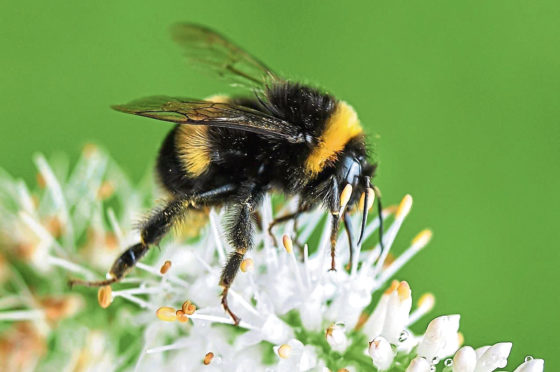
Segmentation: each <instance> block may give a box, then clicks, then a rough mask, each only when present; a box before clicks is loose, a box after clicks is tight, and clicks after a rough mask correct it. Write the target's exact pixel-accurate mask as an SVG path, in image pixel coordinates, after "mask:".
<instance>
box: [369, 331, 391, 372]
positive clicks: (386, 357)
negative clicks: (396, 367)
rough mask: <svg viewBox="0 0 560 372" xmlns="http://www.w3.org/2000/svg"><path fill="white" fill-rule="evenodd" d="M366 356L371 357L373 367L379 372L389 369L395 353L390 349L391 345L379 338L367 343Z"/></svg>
mask: <svg viewBox="0 0 560 372" xmlns="http://www.w3.org/2000/svg"><path fill="white" fill-rule="evenodd" d="M368 354H369V356H370V357H371V360H372V362H373V365H374V366H375V367H376V368H377V369H378V370H380V371H384V370H387V369H389V367H391V364H392V363H393V359H394V358H395V353H394V351H393V349H392V348H391V344H389V342H388V341H387V340H386V339H384V338H383V337H381V336H379V337H376V338H374V339H373V340H371V341H370V342H369V347H368Z"/></svg>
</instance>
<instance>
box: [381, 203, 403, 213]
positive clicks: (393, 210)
mask: <svg viewBox="0 0 560 372" xmlns="http://www.w3.org/2000/svg"><path fill="white" fill-rule="evenodd" d="M398 209H399V207H398V206H397V205H390V206H388V207H386V208H384V209H383V213H386V214H395V213H397V210H398Z"/></svg>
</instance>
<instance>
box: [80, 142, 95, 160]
mask: <svg viewBox="0 0 560 372" xmlns="http://www.w3.org/2000/svg"><path fill="white" fill-rule="evenodd" d="M97 152H99V148H98V147H97V146H96V145H94V144H93V143H87V144H86V145H85V146H84V147H83V149H82V153H83V154H84V156H85V157H86V158H91V157H92V156H93V155H95V154H96V153H97Z"/></svg>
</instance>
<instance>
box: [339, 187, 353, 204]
mask: <svg viewBox="0 0 560 372" xmlns="http://www.w3.org/2000/svg"><path fill="white" fill-rule="evenodd" d="M351 196H352V185H350V184H349V183H348V184H346V186H344V189H342V193H340V207H341V208H342V209H344V207H346V204H348V201H349V200H350V197H351Z"/></svg>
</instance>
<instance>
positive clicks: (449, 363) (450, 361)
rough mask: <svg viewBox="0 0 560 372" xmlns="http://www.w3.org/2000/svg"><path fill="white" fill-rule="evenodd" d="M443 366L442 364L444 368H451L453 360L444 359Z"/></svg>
mask: <svg viewBox="0 0 560 372" xmlns="http://www.w3.org/2000/svg"><path fill="white" fill-rule="evenodd" d="M443 364H444V365H445V366H446V367H451V366H452V365H453V359H451V358H447V359H445V362H443Z"/></svg>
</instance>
